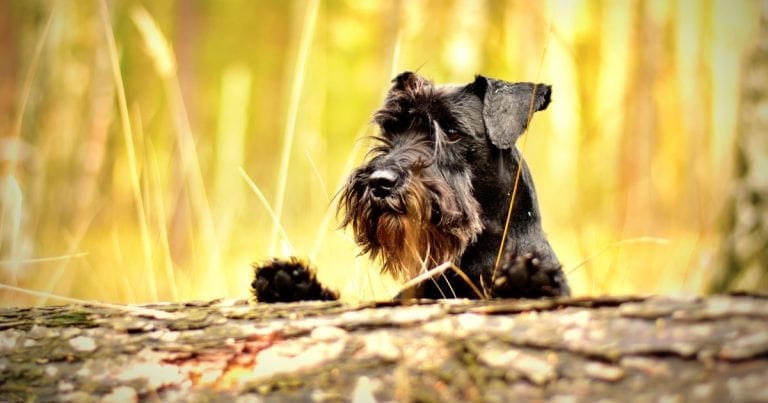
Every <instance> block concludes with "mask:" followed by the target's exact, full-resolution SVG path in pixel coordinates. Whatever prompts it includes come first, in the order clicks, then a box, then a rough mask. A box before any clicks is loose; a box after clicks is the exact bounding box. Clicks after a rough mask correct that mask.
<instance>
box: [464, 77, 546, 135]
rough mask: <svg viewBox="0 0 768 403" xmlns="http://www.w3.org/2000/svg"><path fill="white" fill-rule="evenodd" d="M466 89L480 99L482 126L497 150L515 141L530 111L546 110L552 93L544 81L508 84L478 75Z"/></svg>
mask: <svg viewBox="0 0 768 403" xmlns="http://www.w3.org/2000/svg"><path fill="white" fill-rule="evenodd" d="M467 89H468V90H469V91H471V92H472V93H474V94H475V95H477V96H478V97H479V98H480V99H481V100H483V121H484V122H485V129H486V131H487V132H488V137H489V138H490V139H491V142H492V143H493V144H494V145H495V146H496V147H498V148H500V149H507V148H510V147H512V146H513V145H514V144H515V141H517V138H518V137H520V135H521V134H523V131H524V130H525V128H526V127H528V122H529V121H530V119H531V118H532V117H533V112H537V111H540V110H544V109H546V108H547V106H548V105H549V101H550V99H551V98H550V96H551V94H552V87H551V86H549V85H546V84H533V83H509V82H506V81H502V80H496V79H493V78H488V77H483V76H480V75H478V76H476V77H475V81H474V82H473V83H471V84H469V85H468V86H467ZM534 91H536V95H535V96H534V95H533V94H534Z"/></svg>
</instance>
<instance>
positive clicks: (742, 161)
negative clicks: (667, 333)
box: [712, 0, 768, 292]
mask: <svg viewBox="0 0 768 403" xmlns="http://www.w3.org/2000/svg"><path fill="white" fill-rule="evenodd" d="M761 5H762V13H761V16H760V25H759V28H758V40H757V41H756V43H755V46H754V47H753V49H752V50H751V51H750V52H749V53H748V54H747V59H746V62H745V66H744V78H743V80H742V88H741V105H740V107H741V109H740V112H739V127H738V132H737V134H736V144H735V153H736V155H735V170H734V177H733V181H732V189H731V192H730V194H729V195H728V197H729V199H728V200H729V201H728V206H727V207H726V211H725V222H724V228H723V229H724V237H723V238H724V239H723V247H722V251H721V253H720V261H721V264H722V271H721V272H720V273H719V276H718V277H717V278H715V279H714V281H713V283H712V290H713V291H715V292H723V291H726V290H732V289H749V290H766V289H768V265H767V264H766V262H768V1H766V0H763V1H762V2H761Z"/></svg>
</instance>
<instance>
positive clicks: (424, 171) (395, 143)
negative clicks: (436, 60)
mask: <svg viewBox="0 0 768 403" xmlns="http://www.w3.org/2000/svg"><path fill="white" fill-rule="evenodd" d="M393 83H394V85H393V86H392V88H391V89H390V91H389V93H388V94H387V97H386V100H385V102H384V106H383V107H382V108H381V109H380V110H379V111H378V112H376V114H375V115H374V119H373V120H374V122H375V123H376V124H377V125H378V126H379V127H380V129H381V132H380V135H379V136H377V137H376V138H375V140H376V143H375V145H374V146H373V148H372V149H371V150H370V151H369V153H368V158H367V162H366V163H365V164H363V165H362V166H360V167H359V168H357V169H355V170H354V171H353V172H352V174H351V175H350V178H349V180H348V182H347V184H346V186H345V187H344V188H343V189H342V191H341V193H340V195H341V196H340V200H339V211H340V212H341V213H342V214H343V220H342V227H344V226H351V228H352V231H353V233H354V236H355V241H356V242H357V244H358V245H359V246H360V247H361V249H362V253H367V254H368V255H369V256H370V257H371V258H372V259H379V260H380V262H381V267H382V271H383V272H385V273H389V274H391V275H392V276H393V277H395V278H396V279H400V280H412V279H414V278H416V277H417V276H419V275H421V274H422V273H425V272H426V271H427V270H428V269H430V268H433V267H436V266H439V265H442V264H449V265H450V267H451V270H445V271H442V272H440V273H439V274H434V275H432V276H430V275H428V274H427V275H424V276H423V277H424V279H423V280H422V281H417V282H415V284H411V285H410V286H408V287H406V288H405V289H404V290H402V291H401V292H400V293H399V294H398V296H397V297H396V298H453V297H456V298H538V297H555V296H567V295H569V293H570V291H569V288H568V285H567V283H566V280H565V276H564V274H563V270H562V267H561V265H560V263H559V262H558V260H557V257H556V256H555V253H554V252H553V250H552V247H551V246H550V245H549V242H547V239H546V236H545V235H544V231H543V229H542V227H541V216H540V213H539V207H538V202H537V200H536V191H535V189H534V186H533V179H532V177H531V174H530V171H529V169H528V166H527V165H526V164H525V161H524V160H523V158H522V155H521V154H520V151H518V149H517V148H516V147H515V142H516V141H517V139H518V138H519V137H520V135H522V134H523V132H524V130H525V129H526V127H527V126H528V123H529V122H530V119H531V117H532V115H533V113H534V112H537V111H541V110H544V109H546V108H547V106H548V105H549V102H550V96H551V92H552V89H551V87H550V86H549V85H544V84H532V83H509V82H506V81H501V80H496V79H492V78H487V77H483V76H477V77H476V78H475V80H474V82H472V83H470V84H468V85H435V84H433V83H432V82H430V81H429V80H427V79H425V78H423V77H420V76H418V75H416V74H415V73H412V72H405V73H402V74H400V75H398V76H397V77H396V78H395V79H394V80H393ZM513 196H514V200H512V197H513ZM510 203H511V204H510ZM502 240H503V241H504V242H502ZM502 245H503V246H502ZM410 283H414V282H413V281H412V282H410ZM252 288H253V292H254V294H255V296H256V299H257V300H258V301H263V302H277V301H283V302H288V301H297V300H311V299H325V300H327V299H337V298H338V294H337V293H336V292H334V291H332V290H328V289H326V288H325V287H323V286H322V285H321V284H320V283H319V282H318V281H317V279H316V278H315V276H314V273H313V272H312V270H311V269H309V268H308V267H307V265H306V264H304V263H303V262H301V261H299V260H298V259H290V260H272V261H269V262H267V263H264V264H262V265H260V266H258V267H256V275H255V279H254V281H253V283H252Z"/></svg>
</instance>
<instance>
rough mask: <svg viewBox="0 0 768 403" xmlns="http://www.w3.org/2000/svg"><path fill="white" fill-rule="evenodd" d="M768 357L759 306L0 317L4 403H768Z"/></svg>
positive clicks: (87, 312)
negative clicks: (553, 402) (550, 402)
mask: <svg viewBox="0 0 768 403" xmlns="http://www.w3.org/2000/svg"><path fill="white" fill-rule="evenodd" d="M117 308H120V309H117ZM766 357H768V298H765V297H758V296H748V295H740V296H713V297H708V298H705V299H680V298H671V297H651V298H647V299H644V298H610V297H606V298H599V299H563V300H495V301H464V300H452V301H438V302H435V301H421V302H412V303H395V302H393V303H367V304H360V305H345V304H341V303H338V302H323V303H292V304H259V305H252V304H249V303H248V302H246V301H232V300H217V301H211V302H190V303H169V304H161V305H151V306H143V307H136V306H124V307H119V306H118V307H104V306H92V305H67V306H58V307H45V308H32V309H29V308H23V309H22V308H12V309H2V310H0V400H3V401H36V400H40V401H49V400H53V399H56V400H69V401H72V400H74V401H92V400H101V399H104V400H107V401H109V400H113V401H126V400H127V401H134V400H137V399H139V400H160V401H169V400H170V401H173V400H183V401H189V400H195V401H200V400H217V401H218V400H223V401H231V400H233V399H235V398H239V399H243V400H241V401H262V400H263V401H312V400H320V401H348V400H354V401H373V400H376V401H392V400H394V401H415V400H419V401H510V399H513V400H515V401H531V400H542V399H543V400H563V401H598V400H600V399H612V400H615V401H659V400H664V399H666V400H669V399H672V400H670V401H680V400H681V399H682V400H686V401H689V400H692V401H766V400H768V387H767V386H766V384H767V382H768V360H766ZM247 398H253V399H251V400H247Z"/></svg>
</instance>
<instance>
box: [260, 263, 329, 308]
mask: <svg viewBox="0 0 768 403" xmlns="http://www.w3.org/2000/svg"><path fill="white" fill-rule="evenodd" d="M254 269H255V272H254V279H253V282H252V283H251V290H252V291H253V295H254V296H255V297H256V300H257V301H259V302H294V301H311V300H323V301H331V300H337V299H339V295H338V293H336V292H335V291H332V290H329V289H327V288H325V287H323V285H322V284H320V282H319V281H318V280H317V277H315V273H314V272H313V271H312V269H310V268H309V266H307V265H306V264H305V263H303V262H301V261H300V260H299V259H296V258H291V259H289V260H280V259H272V260H270V261H268V262H266V263H264V264H262V265H258V266H257V265H254Z"/></svg>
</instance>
